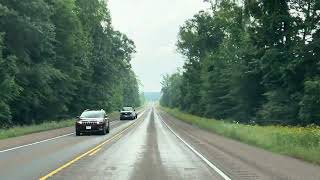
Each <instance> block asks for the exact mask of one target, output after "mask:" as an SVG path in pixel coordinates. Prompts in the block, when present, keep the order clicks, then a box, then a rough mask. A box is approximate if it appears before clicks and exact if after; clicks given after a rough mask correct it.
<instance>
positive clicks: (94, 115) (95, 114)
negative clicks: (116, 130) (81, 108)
mask: <svg viewBox="0 0 320 180" xmlns="http://www.w3.org/2000/svg"><path fill="white" fill-rule="evenodd" d="M103 116H104V114H103V112H100V111H87V112H83V113H82V114H81V116H80V117H81V118H103Z"/></svg>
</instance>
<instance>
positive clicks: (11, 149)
mask: <svg viewBox="0 0 320 180" xmlns="http://www.w3.org/2000/svg"><path fill="white" fill-rule="evenodd" d="M145 111H146V110H144V111H142V113H141V115H140V112H139V113H138V116H139V115H140V117H141V116H142V115H143V114H144V113H145ZM140 117H139V118H140ZM113 122H116V121H111V122H110V123H112V124H113ZM72 134H74V133H69V134H65V135H61V136H57V137H53V138H49V139H45V140H41V141H37V142H34V143H30V144H25V145H21V146H17V147H13V148H9V149H5V150H1V151H0V153H3V152H8V151H13V150H16V149H21V148H24V147H28V146H32V145H36V144H40V143H43V142H47V141H52V140H55V139H59V138H63V137H66V136H70V135H72Z"/></svg>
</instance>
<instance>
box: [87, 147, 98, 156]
mask: <svg viewBox="0 0 320 180" xmlns="http://www.w3.org/2000/svg"><path fill="white" fill-rule="evenodd" d="M100 150H101V148H99V149H97V150H95V151H93V152H92V153H90V154H89V156H93V155H94V154H96V153H97V152H98V151H100Z"/></svg>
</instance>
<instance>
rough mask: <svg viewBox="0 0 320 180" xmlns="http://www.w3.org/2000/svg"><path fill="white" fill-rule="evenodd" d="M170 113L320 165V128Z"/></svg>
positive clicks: (256, 144)
mask: <svg viewBox="0 0 320 180" xmlns="http://www.w3.org/2000/svg"><path fill="white" fill-rule="evenodd" d="M161 109H162V110H164V111H165V112H167V113H168V114H170V115H172V116H174V117H176V118H177V119H179V120H182V121H185V122H187V123H189V124H192V125H196V126H198V127H200V128H202V129H205V130H208V131H211V132H214V133H217V134H220V135H223V136H226V137H229V138H232V139H235V140H238V141H241V142H244V143H247V144H250V145H254V146H257V147H260V148H264V149H266V150H270V151H272V152H276V153H280V154H284V155H288V156H292V157H295V158H298V159H303V160H305V161H309V162H312V163H316V164H318V165H320V127H319V126H309V127H290V126H259V125H244V124H235V123H230V122H225V121H218V120H215V119H207V118H202V117H198V116H194V115H191V114H187V113H184V112H181V111H179V110H178V109H169V108H165V107H161Z"/></svg>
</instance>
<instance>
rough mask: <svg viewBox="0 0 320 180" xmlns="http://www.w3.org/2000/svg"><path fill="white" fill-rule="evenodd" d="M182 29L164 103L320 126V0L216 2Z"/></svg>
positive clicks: (219, 115) (245, 118) (240, 118)
mask: <svg viewBox="0 0 320 180" xmlns="http://www.w3.org/2000/svg"><path fill="white" fill-rule="evenodd" d="M206 2H208V3H211V8H210V10H205V11H201V12H199V13H198V14H196V15H194V17H192V18H191V19H189V20H187V21H186V22H185V23H184V25H183V26H181V28H180V32H179V39H178V42H177V49H178V51H179V52H180V53H181V54H182V55H184V57H185V59H186V61H185V64H184V66H183V68H182V69H180V70H179V71H178V72H177V73H175V74H172V75H166V76H165V77H164V80H163V82H162V85H163V88H162V99H161V104H162V105H163V106H168V107H172V108H180V109H181V110H183V111H186V112H189V113H192V114H195V115H200V116H204V117H210V118H216V119H225V120H230V121H237V122H240V123H258V124H290V125H308V124H320V1H319V0H282V1H276V0H242V1H232V0H220V1H209V0H206Z"/></svg>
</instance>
